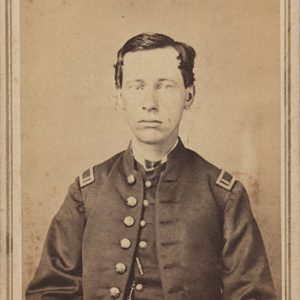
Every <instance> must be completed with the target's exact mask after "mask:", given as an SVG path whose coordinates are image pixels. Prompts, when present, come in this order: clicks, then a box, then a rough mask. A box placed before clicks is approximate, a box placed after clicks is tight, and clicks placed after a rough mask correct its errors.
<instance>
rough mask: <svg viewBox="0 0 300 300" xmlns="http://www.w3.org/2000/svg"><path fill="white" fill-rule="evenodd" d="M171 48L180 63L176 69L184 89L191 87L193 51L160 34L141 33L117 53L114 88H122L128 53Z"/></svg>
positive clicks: (193, 79)
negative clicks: (176, 53) (175, 52)
mask: <svg viewBox="0 0 300 300" xmlns="http://www.w3.org/2000/svg"><path fill="white" fill-rule="evenodd" d="M166 47H173V48H174V49H175V50H177V52H178V56H177V59H178V60H179V61H180V63H179V66H178V68H179V69H180V71H181V74H182V77H183V82H184V86H185V87H189V86H191V85H193V83H194V81H195V77H194V73H193V68H194V59H195V56H196V52H195V50H194V49H193V48H192V47H191V46H189V45H187V44H184V43H181V42H176V41H174V40H173V39H172V38H170V37H169V36H167V35H164V34H161V33H141V34H138V35H136V36H134V37H132V38H131V39H129V40H128V41H127V42H126V43H125V44H124V45H123V47H122V48H121V49H120V50H119V51H118V57H117V63H116V64H115V65H114V67H115V84H116V88H118V89H119V88H121V87H122V81H123V70H122V66H123V64H124V56H125V54H126V53H128V52H135V51H141V50H150V49H157V48H166Z"/></svg>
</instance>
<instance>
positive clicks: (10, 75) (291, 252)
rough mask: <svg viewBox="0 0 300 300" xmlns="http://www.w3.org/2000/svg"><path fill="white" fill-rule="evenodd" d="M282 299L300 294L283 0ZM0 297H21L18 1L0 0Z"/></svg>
mask: <svg viewBox="0 0 300 300" xmlns="http://www.w3.org/2000/svg"><path fill="white" fill-rule="evenodd" d="M280 5H281V13H280V17H281V20H280V23H281V29H280V31H281V32H280V35H281V55H280V56H281V250H282V261H281V270H282V272H281V273H282V274H281V275H282V295H281V297H282V298H281V299H282V300H298V299H299V297H300V285H299V278H300V255H299V253H300V201H299V196H300V176H299V174H300V159H299V157H300V130H299V126H300V124H299V119H300V103H299V102H300V99H299V93H300V92H299V76H300V75H299V74H300V63H299V53H300V38H299V37H300V9H299V6H300V4H299V0H281V1H280ZM0 35H1V43H0V72H1V73H0V74H1V77H0V79H1V83H0V299H1V300H2V299H3V300H4V299H6V300H13V299H15V300H16V299H22V222H21V216H22V203H21V127H20V118H21V109H20V103H21V99H20V79H21V76H20V1H18V0H1V1H0Z"/></svg>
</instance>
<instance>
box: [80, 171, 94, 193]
mask: <svg viewBox="0 0 300 300" xmlns="http://www.w3.org/2000/svg"><path fill="white" fill-rule="evenodd" d="M94 181H95V175H94V167H91V168H89V169H87V170H86V171H84V172H83V173H82V174H81V175H80V176H79V185H80V187H81V188H83V187H85V186H87V185H88V184H90V183H92V182H94Z"/></svg>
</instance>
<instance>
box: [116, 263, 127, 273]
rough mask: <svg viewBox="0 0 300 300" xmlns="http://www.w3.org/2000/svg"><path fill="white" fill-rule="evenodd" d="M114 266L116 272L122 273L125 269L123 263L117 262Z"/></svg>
mask: <svg viewBox="0 0 300 300" xmlns="http://www.w3.org/2000/svg"><path fill="white" fill-rule="evenodd" d="M115 267H116V272H117V273H118V274H124V273H125V272H126V270H127V267H126V265H125V264H123V263H117V264H116V266H115Z"/></svg>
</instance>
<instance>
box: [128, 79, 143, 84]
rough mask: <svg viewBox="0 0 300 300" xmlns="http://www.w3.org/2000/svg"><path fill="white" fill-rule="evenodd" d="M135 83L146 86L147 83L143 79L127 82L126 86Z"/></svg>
mask: <svg viewBox="0 0 300 300" xmlns="http://www.w3.org/2000/svg"><path fill="white" fill-rule="evenodd" d="M134 82H136V83H141V84H145V81H144V80H142V79H135V80H129V81H126V82H125V84H130V83H134Z"/></svg>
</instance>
